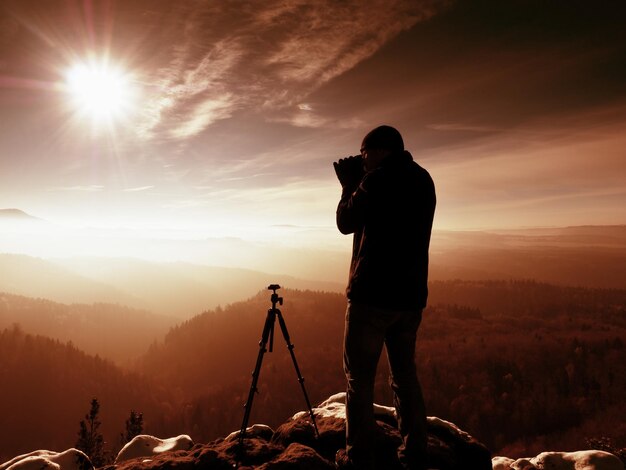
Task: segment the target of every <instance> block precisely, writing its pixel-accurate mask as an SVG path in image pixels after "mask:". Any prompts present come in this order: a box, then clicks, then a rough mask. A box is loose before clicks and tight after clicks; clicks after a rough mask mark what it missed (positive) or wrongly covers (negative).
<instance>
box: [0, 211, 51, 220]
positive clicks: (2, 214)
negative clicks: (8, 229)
mask: <svg viewBox="0 0 626 470" xmlns="http://www.w3.org/2000/svg"><path fill="white" fill-rule="evenodd" d="M0 219H13V220H31V221H35V220H43V219H40V218H39V217H34V216H32V215H30V214H27V213H26V212H24V211H23V210H20V209H0Z"/></svg>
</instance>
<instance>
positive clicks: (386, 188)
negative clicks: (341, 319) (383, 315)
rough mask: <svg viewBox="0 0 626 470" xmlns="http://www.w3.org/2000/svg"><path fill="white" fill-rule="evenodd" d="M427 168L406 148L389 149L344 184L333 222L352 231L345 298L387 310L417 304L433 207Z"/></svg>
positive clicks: (422, 301)
mask: <svg viewBox="0 0 626 470" xmlns="http://www.w3.org/2000/svg"><path fill="white" fill-rule="evenodd" d="M435 203H436V197H435V186H434V183H433V180H432V178H431V177H430V174H429V173H428V172H427V171H426V170H425V169H424V168H422V167H421V166H419V165H418V164H417V163H415V162H414V161H413V157H412V156H411V154H410V153H409V152H406V151H405V152H402V153H396V154H392V155H390V156H389V157H387V158H386V159H385V160H384V161H383V162H382V163H381V165H380V166H379V167H378V168H376V169H374V170H372V171H370V172H368V173H366V174H365V176H364V177H363V179H362V180H361V183H360V184H359V186H358V187H357V188H356V190H355V189H354V188H344V190H343V194H342V195H341V200H340V201H339V206H338V207H337V227H338V228H339V231H340V232H341V233H343V234H349V233H354V240H353V246H352V262H351V264H350V279H349V282H348V287H347V290H346V293H347V296H348V299H350V300H351V301H354V302H361V303H366V304H370V305H373V306H376V307H382V308H388V309H391V310H422V309H423V308H424V307H425V306H426V299H427V297H428V287H427V282H428V247H429V244H430V233H431V229H432V224H433V216H434V213H435Z"/></svg>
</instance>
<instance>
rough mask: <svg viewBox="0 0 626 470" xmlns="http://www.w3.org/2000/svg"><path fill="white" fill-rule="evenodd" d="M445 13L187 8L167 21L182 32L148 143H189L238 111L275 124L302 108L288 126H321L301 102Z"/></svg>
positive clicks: (401, 1) (356, 7)
mask: <svg viewBox="0 0 626 470" xmlns="http://www.w3.org/2000/svg"><path fill="white" fill-rule="evenodd" d="M443 4H444V2H443V1H438V0H427V1H422V2H415V1H409V0H396V1H392V2H389V1H382V0H380V1H373V2H368V4H367V8H365V7H364V6H363V4H362V2H360V1H357V0H350V1H344V2H335V1H332V0H326V1H323V2H308V1H297V0H296V1H289V2H285V1H282V0H274V1H269V2H264V3H263V4H262V6H261V4H259V3H249V4H245V3H244V2H237V3H236V4H218V5H216V4H212V3H206V2H185V3H183V4H181V5H179V6H177V7H176V8H175V9H174V11H173V12H172V14H171V15H170V17H168V22H169V23H176V24H179V25H180V28H179V29H178V30H172V29H168V30H167V31H165V32H164V33H163V34H164V36H163V37H161V39H160V42H161V43H162V45H163V46H164V47H165V49H164V52H163V53H162V54H161V56H160V57H159V59H158V60H159V62H160V65H159V66H158V67H157V70H156V71H154V70H152V71H150V75H151V76H152V77H155V76H156V78H153V79H152V80H151V83H152V84H151V85H150V86H147V94H146V95H147V104H146V106H145V112H144V115H143V118H142V122H141V123H140V124H139V126H138V130H139V132H140V134H141V135H142V136H143V137H145V138H148V139H153V138H168V139H174V140H184V139H188V138H190V137H193V136H196V135H198V134H199V133H201V132H202V131H203V130H204V129H206V128H207V127H208V126H210V125H211V124H213V123H215V122H216V121H218V120H220V119H226V118H228V117H231V116H232V115H233V114H234V113H235V112H237V111H238V110H241V109H245V110H247V111H252V112H253V113H263V115H264V116H265V117H267V118H268V119H270V120H271V119H273V118H274V117H275V116H274V113H279V114H280V113H283V114H284V113H285V110H286V109H292V110H293V109H297V108H298V105H299V104H300V108H299V110H298V111H300V112H299V113H295V114H294V116H293V117H291V118H289V119H287V122H290V123H291V124H293V125H295V126H300V127H319V126H324V125H325V122H326V119H327V118H325V117H323V116H311V115H307V114H303V113H302V112H307V111H309V110H308V109H307V108H306V105H302V104H301V103H302V102H303V100H304V99H305V98H306V97H307V96H309V95H310V94H311V93H312V92H313V91H315V90H316V89H318V88H319V87H320V86H321V85H323V84H324V83H326V82H328V81H329V80H332V79H333V78H335V77H337V76H339V75H341V74H342V73H344V72H346V71H347V70H349V69H351V68H352V67H354V66H355V65H356V64H358V63H359V62H361V61H363V60H364V59H366V58H367V57H369V56H371V55H372V54H373V53H375V52H376V51H377V50H378V49H379V48H380V47H381V46H383V45H384V44H385V43H387V42H388V41H389V40H391V39H392V38H393V37H395V36H396V35H397V34H399V33H400V32H401V31H403V30H406V29H408V28H410V27H412V26H413V25H414V24H415V23H417V22H418V21H421V20H424V19H427V18H429V17H431V16H432V15H434V14H435V13H436V12H437V11H438V9H440V8H441V6H442V5H443ZM172 15H174V16H175V19H172ZM225 25H227V26H225ZM166 34H167V36H165V35H166ZM168 39H169V42H170V43H169V46H168V44H167V40H168ZM302 106H305V107H302ZM278 119H284V118H280V116H278ZM172 129H173V130H172Z"/></svg>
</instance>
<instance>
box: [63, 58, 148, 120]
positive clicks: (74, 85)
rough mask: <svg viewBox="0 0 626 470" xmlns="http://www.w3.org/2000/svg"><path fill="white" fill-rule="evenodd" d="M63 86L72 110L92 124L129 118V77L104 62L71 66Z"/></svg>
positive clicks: (132, 101)
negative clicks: (90, 119)
mask: <svg viewBox="0 0 626 470" xmlns="http://www.w3.org/2000/svg"><path fill="white" fill-rule="evenodd" d="M65 86H66V90H67V92H68V93H69V96H70V98H71V102H72V105H73V107H74V108H75V110H76V111H78V112H79V113H80V114H82V115H84V116H87V117H90V118H92V119H93V120H94V121H108V122H111V121H115V120H119V119H122V118H125V117H128V115H129V114H130V113H131V112H132V110H133V107H134V104H135V99H136V96H135V94H136V93H135V89H134V88H135V87H134V85H133V77H132V75H131V74H130V73H128V72H126V71H125V70H123V69H122V68H121V67H119V66H115V65H112V64H110V63H108V62H107V61H101V62H96V61H91V62H84V63H76V64H74V65H73V66H72V67H70V68H69V69H68V71H67V74H66V82H65Z"/></svg>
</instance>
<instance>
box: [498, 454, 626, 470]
mask: <svg viewBox="0 0 626 470" xmlns="http://www.w3.org/2000/svg"><path fill="white" fill-rule="evenodd" d="M492 464H493V470H544V469H549V470H624V464H623V463H622V461H621V460H620V459H619V458H618V457H617V456H615V455H613V454H610V453H608V452H603V451H601V450H580V451H577V452H542V453H541V454H539V455H537V456H536V457H532V458H528V457H527V458H522V459H517V460H513V459H509V458H507V457H500V456H497V457H494V458H493V459H492Z"/></svg>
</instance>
